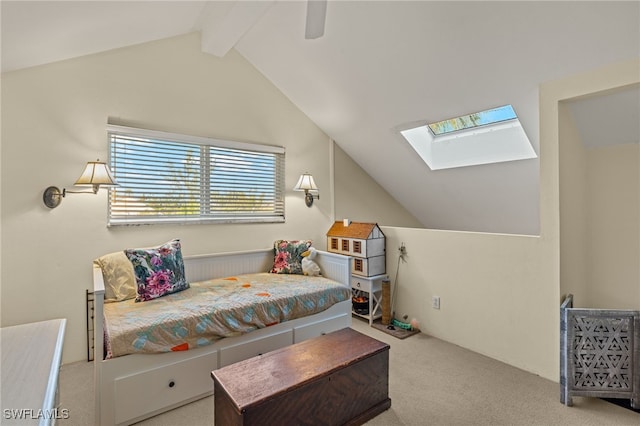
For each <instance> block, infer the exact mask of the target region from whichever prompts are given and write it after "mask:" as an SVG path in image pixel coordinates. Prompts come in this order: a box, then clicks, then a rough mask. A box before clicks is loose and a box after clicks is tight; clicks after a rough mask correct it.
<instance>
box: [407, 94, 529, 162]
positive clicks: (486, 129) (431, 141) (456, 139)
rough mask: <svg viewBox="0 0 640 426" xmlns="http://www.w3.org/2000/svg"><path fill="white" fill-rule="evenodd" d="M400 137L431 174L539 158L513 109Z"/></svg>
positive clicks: (440, 123) (495, 110)
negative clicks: (411, 148) (443, 170)
mask: <svg viewBox="0 0 640 426" xmlns="http://www.w3.org/2000/svg"><path fill="white" fill-rule="evenodd" d="M400 133H401V134H402V136H403V137H404V138H405V140H406V141H407V142H408V143H409V144H410V145H411V146H412V147H413V149H414V150H415V151H416V153H417V154H418V155H420V157H421V158H422V159H423V160H424V161H425V163H427V165H428V166H429V168H430V169H431V170H440V169H450V168H455V167H465V166H475V165H480V164H490V163H500V162H505V161H515V160H524V159H530V158H536V157H537V155H536V153H535V151H534V150H533V147H532V146H531V142H530V141H529V138H528V137H527V135H526V133H525V131H524V129H523V128H522V125H521V124H520V120H518V117H517V115H516V113H515V111H514V109H513V107H512V106H511V105H505V106H502V107H499V108H493V109H489V110H486V111H480V112H477V113H473V114H467V115H463V116H460V117H455V118H451V119H447V120H442V121H438V122H435V123H431V124H426V125H423V126H419V127H414V128H411V129H407V130H403V131H401V132H400Z"/></svg>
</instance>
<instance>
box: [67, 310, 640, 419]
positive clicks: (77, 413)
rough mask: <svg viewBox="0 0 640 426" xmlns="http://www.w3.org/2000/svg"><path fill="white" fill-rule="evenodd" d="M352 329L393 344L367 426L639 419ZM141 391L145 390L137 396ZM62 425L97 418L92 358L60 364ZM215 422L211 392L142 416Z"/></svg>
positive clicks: (446, 352)
mask: <svg viewBox="0 0 640 426" xmlns="http://www.w3.org/2000/svg"><path fill="white" fill-rule="evenodd" d="M352 328H354V329H355V330H357V331H359V332H361V333H364V334H367V335H369V336H371V337H374V338H376V339H378V340H380V341H383V342H385V343H388V344H389V345H390V352H389V396H390V398H391V408H390V409H388V410H387V411H385V412H383V413H382V414H380V415H378V416H377V417H375V418H374V419H372V420H370V421H369V422H367V423H366V424H367V425H368V426H422V425H436V426H440V425H442V426H458V425H459V426H476V425H487V426H489V425H491V426H497V425H505V426H519V425H522V426H532V425H533V426H537V425H539V426H552V425H558V426H560V425H562V426H573V425H575V426H609V425H611V426H624V425H629V426H631V425H634V426H637V425H640V414H638V413H635V412H633V411H631V410H627V409H624V408H622V407H619V406H617V405H615V404H611V403H608V402H606V401H603V400H601V399H598V398H582V397H574V398H573V403H574V405H573V406H572V407H566V406H564V405H562V404H561V403H560V387H559V385H558V383H555V382H552V381H550V380H547V379H544V378H541V377H539V376H536V375H535V374H531V373H528V372H525V371H522V370H519V369H517V368H515V367H511V366H509V365H507V364H504V363H502V362H499V361H496V360H495V359H491V358H488V357H485V356H483V355H480V354H477V353H474V352H471V351H469V350H466V349H463V348H461V347H459V346H456V345H453V344H451V343H447V342H444V341H442V340H439V339H435V338H433V337H430V336H428V335H426V334H424V333H417V334H415V335H414V336H411V337H410V338H407V339H398V338H395V337H393V336H391V335H389V334H387V333H386V332H382V331H380V330H378V329H376V328H374V327H370V326H369V323H368V322H367V321H364V320H362V319H360V318H354V319H353V321H352ZM140 397H141V398H144V395H140ZM60 403H61V408H66V409H68V410H69V418H68V419H61V420H60V421H59V425H61V426H75V425H78V426H90V425H93V424H95V421H94V418H95V415H94V409H93V407H94V401H93V363H89V362H77V363H73V364H68V365H63V366H62V369H61V373H60ZM213 424H214V410H213V397H207V398H203V399H201V400H198V401H195V402H193V403H191V404H188V405H185V406H183V407H179V408H176V409H174V410H171V411H168V412H166V413H163V414H161V415H158V416H155V417H152V418H150V419H147V420H144V421H142V422H140V423H139V425H141V426H174V425H184V426H205V425H213Z"/></svg>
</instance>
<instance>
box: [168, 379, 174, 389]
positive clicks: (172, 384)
mask: <svg viewBox="0 0 640 426" xmlns="http://www.w3.org/2000/svg"><path fill="white" fill-rule="evenodd" d="M175 385H176V382H174V381H173V380H172V381H170V382H169V387H170V388H172V387H174V386H175Z"/></svg>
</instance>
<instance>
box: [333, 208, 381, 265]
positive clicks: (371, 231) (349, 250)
mask: <svg viewBox="0 0 640 426" xmlns="http://www.w3.org/2000/svg"><path fill="white" fill-rule="evenodd" d="M327 251H330V252H334V253H339V254H344V255H347V256H352V257H353V264H352V266H351V268H352V269H351V273H352V274H353V275H360V276H363V277H371V276H374V275H381V274H384V273H385V271H386V260H385V237H384V234H383V233H382V231H381V230H380V227H378V224H377V223H364V222H351V221H349V220H348V219H345V220H341V221H336V222H335V223H334V224H333V226H332V227H331V228H330V229H329V231H328V232H327Z"/></svg>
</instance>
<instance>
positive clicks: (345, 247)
mask: <svg viewBox="0 0 640 426" xmlns="http://www.w3.org/2000/svg"><path fill="white" fill-rule="evenodd" d="M342 251H349V240H342Z"/></svg>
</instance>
